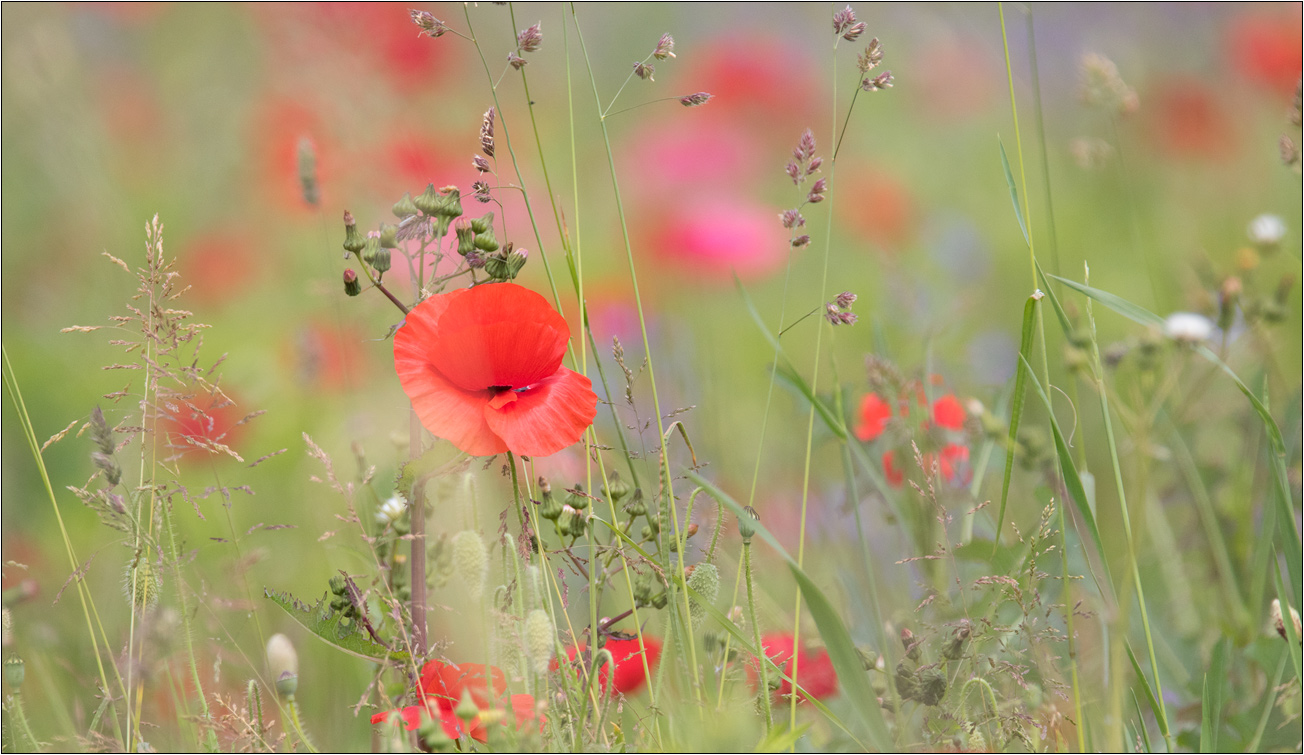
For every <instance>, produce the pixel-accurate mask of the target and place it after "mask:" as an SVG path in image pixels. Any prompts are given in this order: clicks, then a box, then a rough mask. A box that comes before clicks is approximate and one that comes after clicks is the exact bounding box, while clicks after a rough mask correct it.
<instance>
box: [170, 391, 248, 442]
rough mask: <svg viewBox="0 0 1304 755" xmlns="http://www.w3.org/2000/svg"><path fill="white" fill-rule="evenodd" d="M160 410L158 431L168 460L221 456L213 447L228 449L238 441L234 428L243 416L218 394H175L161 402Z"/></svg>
mask: <svg viewBox="0 0 1304 755" xmlns="http://www.w3.org/2000/svg"><path fill="white" fill-rule="evenodd" d="M160 410H161V412H162V419H163V422H162V423H160V425H159V429H160V430H161V431H162V434H163V438H164V442H165V444H166V445H167V447H168V448H169V449H170V450H171V451H172V456H171V457H170V459H180V458H185V457H188V456H193V457H194V458H200V457H202V456H204V455H205V454H204V452H207V453H222V450H221V449H219V448H216V447H215V446H216V445H222V446H226V447H228V448H231V447H233V444H234V443H235V441H236V440H237V439H238V438H237V437H236V436H237V433H236V429H237V427H239V422H240V419H241V417H242V416H243V415H241V414H240V412H239V410H238V409H236V405H235V402H234V401H233V400H231V399H230V398H228V397H226V396H224V395H222V394H221V393H216V394H215V393H210V392H208V391H205V390H201V391H198V392H194V393H188V392H184V391H182V392H177V393H174V394H172V395H170V396H167V397H166V398H163V399H161V401H160Z"/></svg>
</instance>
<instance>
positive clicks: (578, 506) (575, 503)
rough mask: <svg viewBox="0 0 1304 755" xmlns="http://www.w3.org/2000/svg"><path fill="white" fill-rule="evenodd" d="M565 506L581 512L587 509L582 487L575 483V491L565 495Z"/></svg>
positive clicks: (587, 503)
mask: <svg viewBox="0 0 1304 755" xmlns="http://www.w3.org/2000/svg"><path fill="white" fill-rule="evenodd" d="M566 505H567V506H570V507H571V508H573V509H575V510H577V511H583V510H584V509H587V508H588V507H589V498H588V496H586V495H584V486H583V485H581V484H579V483H578V482H577V483H575V489H574V490H571V491H570V492H569V493H568V494H567V495H566Z"/></svg>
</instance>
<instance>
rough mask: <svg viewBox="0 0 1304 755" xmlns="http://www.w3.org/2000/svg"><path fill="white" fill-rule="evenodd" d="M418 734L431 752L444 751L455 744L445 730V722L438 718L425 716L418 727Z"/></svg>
mask: <svg viewBox="0 0 1304 755" xmlns="http://www.w3.org/2000/svg"><path fill="white" fill-rule="evenodd" d="M417 736H418V737H420V738H421V743H422V744H424V745H425V746H426V747H427V748H429V750H430V751H431V752H444V751H445V750H447V749H449V748H450V747H451V746H452V744H453V740H451V739H449V738H448V734H447V733H446V732H445V731H444V724H443V722H442V721H440V720H439V719H438V718H431V717H427V718H425V719H424V720H423V721H422V722H421V726H420V728H418V729H417Z"/></svg>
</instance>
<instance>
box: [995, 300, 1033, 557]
mask: <svg viewBox="0 0 1304 755" xmlns="http://www.w3.org/2000/svg"><path fill="white" fill-rule="evenodd" d="M1038 298H1039V297H1037V295H1036V294H1034V295H1032V296H1029V297H1028V302H1027V303H1026V304H1024V305H1023V335H1022V336H1021V337H1020V338H1019V364H1018V370H1017V371H1016V373H1015V378H1014V396H1013V403H1012V404H1011V408H1010V434H1009V437H1008V439H1007V440H1008V442H1007V443H1006V448H1005V479H1004V480H1003V481H1002V482H1001V507H1000V510H999V511H998V512H997V514H996V542H998V543H999V542H1000V541H1001V528H1002V527H1004V526H1005V503H1006V500H1007V499H1008V498H1009V495H1010V475H1011V474H1012V473H1013V472H1014V449H1015V448H1016V447H1017V446H1016V440H1015V438H1016V437H1017V436H1018V434H1019V420H1020V419H1022V418H1023V401H1024V398H1023V394H1024V391H1025V390H1026V389H1027V386H1028V376H1029V375H1031V374H1032V369H1031V368H1030V367H1028V366H1027V365H1028V357H1029V356H1031V355H1032V336H1033V333H1034V331H1035V330H1036V329H1037V320H1036V317H1034V315H1035V314H1036V311H1037V299H1038Z"/></svg>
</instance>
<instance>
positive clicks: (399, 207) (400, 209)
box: [393, 192, 420, 220]
mask: <svg viewBox="0 0 1304 755" xmlns="http://www.w3.org/2000/svg"><path fill="white" fill-rule="evenodd" d="M393 212H394V217H396V218H401V219H404V220H406V219H407V218H410V217H412V216H413V215H415V214H417V213H418V212H420V210H418V209H417V206H416V204H414V203H413V202H412V195H411V194H409V193H407V192H403V198H402V199H400V200H398V201H397V202H395V203H394V209H393Z"/></svg>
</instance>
